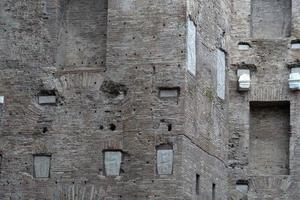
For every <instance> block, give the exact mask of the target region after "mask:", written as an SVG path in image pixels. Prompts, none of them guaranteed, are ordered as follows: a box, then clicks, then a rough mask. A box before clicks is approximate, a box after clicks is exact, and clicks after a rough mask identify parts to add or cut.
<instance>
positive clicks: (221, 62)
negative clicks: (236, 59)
mask: <svg viewBox="0 0 300 200" xmlns="http://www.w3.org/2000/svg"><path fill="white" fill-rule="evenodd" d="M225 78H226V55H225V52H224V51H222V50H220V49H218V50H217V95H218V97H220V98H221V99H223V100H224V99H225Z"/></svg>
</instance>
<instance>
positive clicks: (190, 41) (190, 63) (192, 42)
mask: <svg viewBox="0 0 300 200" xmlns="http://www.w3.org/2000/svg"><path fill="white" fill-rule="evenodd" d="M196 35H197V30H196V26H195V24H194V22H193V21H192V20H191V19H189V20H188V35H187V68H188V71H189V72H190V73H191V74H193V75H196V60H197V59H196Z"/></svg>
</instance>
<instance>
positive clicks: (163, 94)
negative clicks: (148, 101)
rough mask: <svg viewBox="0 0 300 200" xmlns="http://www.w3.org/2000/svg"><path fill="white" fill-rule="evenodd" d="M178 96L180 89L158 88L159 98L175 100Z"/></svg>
mask: <svg viewBox="0 0 300 200" xmlns="http://www.w3.org/2000/svg"><path fill="white" fill-rule="evenodd" d="M179 94H180V88H179V87H174V88H159V97H160V98H177V97H179Z"/></svg>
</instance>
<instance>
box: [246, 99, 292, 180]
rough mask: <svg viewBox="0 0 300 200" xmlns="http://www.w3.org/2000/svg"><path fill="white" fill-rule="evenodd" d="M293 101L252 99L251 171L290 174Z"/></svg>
mask: <svg viewBox="0 0 300 200" xmlns="http://www.w3.org/2000/svg"><path fill="white" fill-rule="evenodd" d="M289 139H290V103H289V102H286V101H282V102H250V155H249V167H250V173H251V174H252V175H260V176H262V175H264V176H270V175H288V174H289V143H290V142H289Z"/></svg>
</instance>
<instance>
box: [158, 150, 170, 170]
mask: <svg viewBox="0 0 300 200" xmlns="http://www.w3.org/2000/svg"><path fill="white" fill-rule="evenodd" d="M172 171H173V150H172V149H158V150H157V173H158V174H159V175H170V174H172Z"/></svg>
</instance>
